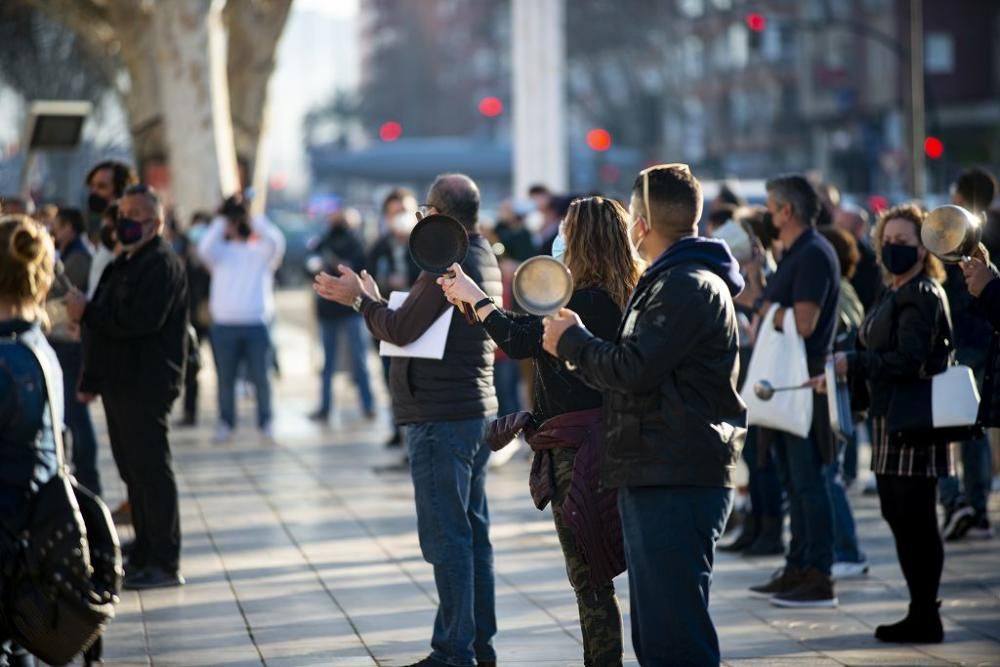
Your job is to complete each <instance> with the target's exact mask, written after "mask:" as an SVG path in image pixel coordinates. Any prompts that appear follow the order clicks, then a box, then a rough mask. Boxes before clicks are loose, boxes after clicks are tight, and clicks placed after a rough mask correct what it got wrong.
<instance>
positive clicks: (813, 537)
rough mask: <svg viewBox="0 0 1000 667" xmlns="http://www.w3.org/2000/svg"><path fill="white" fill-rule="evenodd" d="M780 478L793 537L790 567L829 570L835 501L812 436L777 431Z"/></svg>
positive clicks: (776, 457)
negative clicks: (831, 497)
mask: <svg viewBox="0 0 1000 667" xmlns="http://www.w3.org/2000/svg"><path fill="white" fill-rule="evenodd" d="M773 437H774V452H775V462H776V463H777V464H778V478H779V479H780V480H781V485H782V486H783V487H785V493H786V494H788V514H789V518H790V519H791V528H792V541H791V544H789V547H788V556H787V558H786V562H787V564H788V566H789V567H794V568H800V569H801V568H815V569H817V570H819V571H820V572H823V573H824V574H827V575H829V574H830V567H831V566H832V565H833V504H832V503H831V502H830V489H829V486H828V485H827V483H826V477H825V476H824V474H823V468H824V465H823V462H822V460H820V456H819V449H818V448H817V447H816V444H815V443H813V441H812V440H810V439H807V438H799V437H797V436H794V435H792V434H790V433H784V432H782V431H774V435H773Z"/></svg>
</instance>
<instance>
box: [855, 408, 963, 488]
mask: <svg viewBox="0 0 1000 667" xmlns="http://www.w3.org/2000/svg"><path fill="white" fill-rule="evenodd" d="M872 472H874V473H875V474H876V475H895V476H896V477H950V476H952V475H954V474H955V458H954V457H953V456H952V451H951V445H950V444H949V445H930V446H928V445H917V446H912V445H907V444H905V443H904V444H902V445H895V444H890V443H889V434H888V432H887V431H886V428H885V417H874V418H873V419H872Z"/></svg>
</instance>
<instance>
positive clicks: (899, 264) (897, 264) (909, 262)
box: [882, 243, 920, 276]
mask: <svg viewBox="0 0 1000 667" xmlns="http://www.w3.org/2000/svg"><path fill="white" fill-rule="evenodd" d="M919 259H920V257H919V256H918V254H917V247H916V246H912V245H903V244H901V243H884V244H883V245H882V266H884V267H885V268H886V270H887V271H888V272H889V273H891V274H893V275H895V276H901V275H903V274H904V273H906V272H908V271H909V270H910V269H912V268H913V265H914V264H916V263H917V260H919Z"/></svg>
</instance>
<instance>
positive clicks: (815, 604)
mask: <svg viewBox="0 0 1000 667" xmlns="http://www.w3.org/2000/svg"><path fill="white" fill-rule="evenodd" d="M771 604H773V605H774V606H775V607H795V608H819V609H833V608H835V607H836V606H837V596H836V594H835V593H834V592H833V580H832V579H831V578H830V575H829V574H827V573H825V572H821V571H819V570H817V569H815V568H808V569H806V571H805V574H804V575H803V577H802V581H800V582H799V585H798V586H796V587H795V588H792V589H791V590H788V591H785V592H783V593H777V594H776V595H775V596H774V597H773V598H771Z"/></svg>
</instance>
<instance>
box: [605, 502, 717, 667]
mask: <svg viewBox="0 0 1000 667" xmlns="http://www.w3.org/2000/svg"><path fill="white" fill-rule="evenodd" d="M732 506H733V491H732V489H722V488H699V487H670V486H648V487H626V488H622V489H619V490H618V509H619V511H620V512H621V515H622V530H623V532H624V536H625V559H626V561H627V563H628V583H629V597H630V603H631V612H632V613H631V616H632V646H633V648H635V655H636V658H638V660H639V664H641V665H643V666H644V667H658V666H660V665H718V664H719V660H720V655H719V637H718V635H717V634H716V632H715V625H714V624H713V623H712V617H711V616H710V615H709V613H708V594H709V588H710V586H711V583H712V565H713V563H714V561H715V544H716V542H718V540H719V537H720V536H721V535H722V530H723V527H724V526H725V525H726V519H728V518H729V511H730V510H731V509H732Z"/></svg>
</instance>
